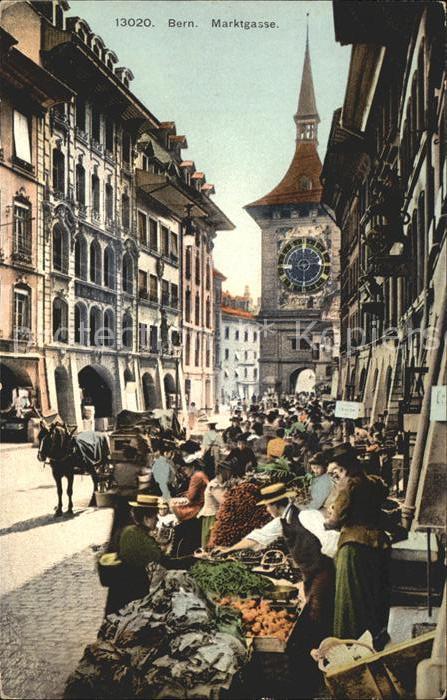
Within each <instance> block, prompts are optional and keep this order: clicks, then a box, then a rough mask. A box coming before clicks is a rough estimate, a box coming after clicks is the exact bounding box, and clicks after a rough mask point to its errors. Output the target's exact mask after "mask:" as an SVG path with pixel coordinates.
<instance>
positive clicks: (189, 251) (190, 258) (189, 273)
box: [185, 245, 192, 280]
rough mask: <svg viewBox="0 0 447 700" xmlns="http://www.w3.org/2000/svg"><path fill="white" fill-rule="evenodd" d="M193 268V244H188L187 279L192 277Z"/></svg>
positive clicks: (186, 254)
mask: <svg viewBox="0 0 447 700" xmlns="http://www.w3.org/2000/svg"><path fill="white" fill-rule="evenodd" d="M191 269H192V253H191V246H190V245H188V246H186V253H185V277H186V279H188V280H189V279H191Z"/></svg>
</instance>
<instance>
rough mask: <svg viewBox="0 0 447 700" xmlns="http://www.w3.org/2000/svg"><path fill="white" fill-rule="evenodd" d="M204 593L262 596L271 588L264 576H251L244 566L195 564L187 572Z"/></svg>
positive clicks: (234, 563)
mask: <svg viewBox="0 0 447 700" xmlns="http://www.w3.org/2000/svg"><path fill="white" fill-rule="evenodd" d="M189 573H190V574H191V576H192V577H193V578H194V580H195V581H196V583H197V584H198V585H199V586H200V588H201V589H202V591H204V592H205V593H211V594H214V595H217V596H228V595H239V596H244V595H251V596H253V595H262V594H263V593H265V591H268V590H270V589H271V588H272V583H271V582H270V581H269V580H268V579H266V578H265V577H264V576H260V575H259V574H253V573H252V572H251V571H250V570H249V569H247V567H246V566H244V564H240V563H239V562H236V561H226V562H222V564H208V563H207V562H200V563H199V564H195V565H194V566H193V567H192V569H191V570H190V572H189Z"/></svg>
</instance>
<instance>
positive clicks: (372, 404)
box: [322, 2, 446, 432]
mask: <svg viewBox="0 0 447 700" xmlns="http://www.w3.org/2000/svg"><path fill="white" fill-rule="evenodd" d="M444 10H445V8H443V7H442V5H441V4H440V3H436V2H435V3H431V4H430V3H429V4H421V5H419V4H416V5H415V6H414V7H412V8H411V11H410V8H409V6H408V5H406V7H405V10H404V11H403V10H402V8H399V6H395V7H394V8H391V7H388V8H385V7H384V6H381V8H380V9H379V8H377V11H376V14H377V13H378V14H379V16H380V22H379V23H377V19H376V20H375V21H374V22H372V19H373V18H372V17H370V16H369V15H368V10H367V9H366V8H365V9H364V10H362V13H361V17H359V18H357V19H356V18H355V17H354V16H353V15H352V14H350V12H349V11H348V10H347V8H345V9H343V7H342V6H341V4H340V3H336V4H335V5H334V17H335V29H336V39H337V40H338V41H339V42H341V43H343V44H352V56H351V66H350V71H349V76H348V83H347V87H346V94H345V100H344V103H343V107H342V108H341V109H340V110H337V111H336V112H335V113H334V118H333V124H332V130H331V134H330V139H329V145H328V152H327V156H326V160H325V164H324V169H323V176H322V179H323V182H324V193H323V199H324V201H325V202H326V203H327V205H328V206H330V207H332V208H333V210H334V212H335V215H336V219H337V223H338V224H339V226H340V228H341V230H342V239H341V357H340V382H339V394H340V396H341V397H343V398H346V399H357V400H359V401H362V402H363V403H364V406H365V412H366V416H367V417H368V418H369V419H370V421H371V422H373V421H374V420H375V418H376V417H377V416H378V414H381V413H384V411H388V425H389V427H390V428H398V427H400V428H404V427H405V425H406V426H407V427H409V426H410V422H411V421H413V428H412V430H411V432H413V430H414V427H415V425H414V423H415V421H416V422H417V420H418V414H420V411H421V406H422V400H423V395H424V385H425V384H426V381H427V375H428V372H429V368H430V365H431V364H432V363H433V361H434V358H435V356H437V353H438V352H439V347H438V349H435V345H437V344H438V343H437V342H436V341H435V336H436V334H437V333H438V331H437V330H436V329H437V328H438V324H439V319H440V318H441V317H442V316H443V314H444V313H445V310H443V303H444V302H443V290H445V275H446V236H445V234H446V218H445V217H446V210H445V206H446V163H445V143H446V137H445V119H446V105H445V70H443V60H442V43H443V42H442V32H440V31H439V27H440V26H443V25H444V23H445V12H444ZM370 20H371V21H370ZM397 27H398V29H397ZM367 28H368V29H367ZM365 66H367V68H366V69H365ZM432 335H433V342H432V343H431V344H430V337H432ZM438 340H439V338H438ZM440 383H445V381H444V382H442V381H441V382H440ZM411 414H413V415H414V418H413V419H410V418H408V417H407V418H405V416H406V415H407V416H409V415H411ZM414 432H416V431H415V430H414Z"/></svg>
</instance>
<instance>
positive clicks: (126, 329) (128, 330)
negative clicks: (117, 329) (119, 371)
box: [122, 313, 133, 348]
mask: <svg viewBox="0 0 447 700" xmlns="http://www.w3.org/2000/svg"><path fill="white" fill-rule="evenodd" d="M122 343H123V347H125V348H132V345H133V322H132V316H131V315H130V314H129V313H125V314H124V316H123V328H122Z"/></svg>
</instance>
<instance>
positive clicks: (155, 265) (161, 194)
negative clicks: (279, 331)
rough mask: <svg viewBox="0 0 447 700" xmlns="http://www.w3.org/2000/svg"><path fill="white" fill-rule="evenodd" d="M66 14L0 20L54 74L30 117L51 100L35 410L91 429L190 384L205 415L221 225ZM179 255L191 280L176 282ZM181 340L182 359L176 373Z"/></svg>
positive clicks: (57, 6)
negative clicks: (92, 423) (190, 350)
mask: <svg viewBox="0 0 447 700" xmlns="http://www.w3.org/2000/svg"><path fill="white" fill-rule="evenodd" d="M68 8H69V6H68V3H67V2H65V0H53V1H50V0H46V1H44V2H16V3H10V4H8V5H7V6H6V7H5V9H4V11H3V14H2V25H3V26H5V28H6V29H8V28H10V29H12V28H14V31H15V32H16V34H17V41H18V48H19V49H20V50H21V51H23V52H24V54H26V55H27V56H28V57H29V59H34V60H35V61H37V62H40V61H41V62H42V64H43V67H42V68H41V71H42V75H43V73H44V72H45V70H46V71H47V72H48V73H47V74H48V76H50V74H51V75H52V76H55V77H54V78H53V83H51V84H50V83H48V90H49V95H50V97H49V98H48V97H46V96H45V95H44V93H43V92H42V94H40V93H39V94H38V97H39V99H40V101H41V104H40V107H39V108H40V111H41V112H42V111H43V110H42V105H43V104H44V105H45V106H51V105H52V104H53V103H54V102H58V104H57V106H56V107H54V108H52V109H51V110H50V111H49V112H48V113H47V114H46V116H45V120H41V122H40V124H41V130H40V132H39V138H40V141H39V144H38V146H37V140H36V141H35V143H34V142H33V143H34V145H33V147H34V148H35V149H37V148H39V150H36V151H35V154H36V155H35V157H36V167H38V168H39V171H38V172H39V178H40V179H39V181H38V185H39V187H40V190H39V192H40V194H39V197H40V199H39V201H38V203H37V206H36V212H37V216H38V217H39V218H38V221H39V222H40V223H39V224H38V226H39V228H37V226H36V236H37V240H38V245H37V247H36V248H35V251H36V252H35V254H37V250H38V251H39V256H40V258H39V264H40V266H41V267H40V272H41V274H40V276H39V277H38V278H37V277H36V284H39V285H40V288H39V291H38V292H36V293H35V294H34V298H35V307H34V309H35V311H34V313H35V314H36V317H35V320H34V321H33V323H34V328H35V333H36V336H37V335H38V334H40V335H39V338H38V344H39V362H40V366H41V368H42V371H40V374H39V376H38V377H37V375H36V380H35V383H36V384H37V385H38V386H39V391H40V394H41V395H42V397H45V399H42V400H41V401H40V404H39V405H40V406H41V407H42V408H43V409H44V411H45V413H47V414H50V413H56V412H58V413H59V414H60V415H61V416H62V418H64V419H65V420H67V421H68V422H69V423H72V424H77V425H78V426H82V422H83V411H82V406H83V405H92V406H94V411H95V417H96V427H97V428H104V427H106V426H107V425H108V424H109V423H110V421H111V420H112V419H113V417H114V416H115V415H116V413H117V412H118V411H119V410H121V409H122V408H128V409H143V408H165V407H169V406H175V407H176V408H178V409H185V408H186V400H185V392H186V393H188V394H190V395H191V391H192V390H191V386H192V385H193V386H194V391H193V393H194V392H195V395H196V401H197V404H198V405H200V406H203V407H205V406H206V407H211V406H212V405H213V400H214V396H213V392H214V383H213V343H214V338H213V332H214V328H213V324H214V319H213V314H212V308H213V307H212V304H213V298H212V293H213V292H212V283H211V280H212V272H213V260H212V249H213V238H214V237H215V235H216V230H217V229H219V228H223V229H228V228H232V227H233V225H232V224H231V222H229V221H228V219H227V218H226V217H225V215H224V214H223V213H222V212H221V211H220V209H219V208H218V207H217V206H216V205H215V204H214V203H213V202H212V200H211V199H210V195H211V194H213V193H214V188H213V186H212V185H209V184H207V183H206V180H205V176H204V174H203V173H201V172H197V171H196V169H195V166H194V163H193V162H192V161H184V160H183V157H182V154H181V150H182V149H183V148H186V147H187V143H186V138H185V137H184V136H179V135H177V133H176V127H175V124H174V122H161V121H159V120H158V119H157V118H156V117H155V116H154V115H153V114H152V113H151V112H150V111H149V109H147V107H146V106H145V105H143V104H142V103H141V102H140V101H139V100H138V99H137V98H136V97H135V95H133V93H132V92H131V90H130V83H131V81H132V79H133V75H132V72H131V71H130V70H129V69H128V68H125V67H122V66H118V65H117V63H118V58H117V56H116V54H115V53H114V52H113V51H112V50H111V49H109V48H107V47H106V46H105V45H104V42H103V41H102V39H101V37H99V36H98V35H96V34H95V33H94V32H93V31H92V30H91V28H90V27H89V26H88V24H87V23H86V22H85V21H84V20H83V19H81V18H79V17H68V16H66V14H65V11H66V10H67V9H68ZM34 72H36V70H35V71H34ZM37 79H40V80H41V82H42V76H40V78H39V76H37V75H36V80H37ZM38 85H39V87H40V83H38ZM57 87H60V91H59V93H58V94H57V98H58V99H53V100H52V99H51V98H52V96H53V93H55V94H56V93H57ZM35 93H36V94H37V93H38V88H37V87H36V89H35ZM32 123H33V124H34V122H32ZM23 124H24V122H23ZM23 124H21V127H22V130H23V129H24V125H23ZM25 170H26V169H25ZM22 171H23V168H22ZM11 182H12V180H11ZM33 182H35V181H33ZM33 186H34V185H33ZM12 187H14V183H13V184H12ZM16 189H17V192H19V190H20V187H19V186H17V188H16ZM14 191H15V190H14ZM17 196H18V197H19V195H17ZM20 196H21V195H20ZM8 197H9V198H10V195H9V190H8ZM17 202H18V199H17ZM18 206H19V205H18V204H17V208H18ZM22 206H23V205H22ZM18 216H19V215H18V214H17V217H18ZM14 217H16V214H15V213H14ZM20 226H21V224H17V227H18V228H20ZM188 251H189V252H188ZM188 257H189V258H190V259H189V264H190V266H191V265H194V278H193V280H191V279H190V278H188V280H187V282H186V284H185V279H186V271H185V267H184V265H183V262H184V259H185V263H187V262H188ZM190 274H191V269H190ZM184 276H185V279H184ZM9 289H10V287H8V292H7V293H8V294H9ZM188 293H189V303H190V307H189V315H188V317H186V316H185V317H184V318H183V317H182V309H183V303H184V302H185V301H186V300H187V299H188ZM192 300H193V301H192ZM192 303H193V304H194V314H192V311H191V304H192ZM23 318H24V313H22V322H23ZM183 324H184V325H185V328H187V329H188V332H189V334H190V338H189V341H188V335H187V332H186V331H185V334H184V336H185V343H184V344H183V347H182V331H183ZM22 325H23V323H22ZM7 332H8V333H9V327H8V330H7ZM188 342H189V343H190V344H191V342H192V343H194V347H195V354H194V362H193V363H192V364H191V366H189V367H188V368H187V374H186V376H185V378H183V360H184V361H185V362H186V359H189V357H188V355H187V347H188ZM28 359H29V358H28ZM23 366H24V363H23V362H21V367H22V368H23Z"/></svg>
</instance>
